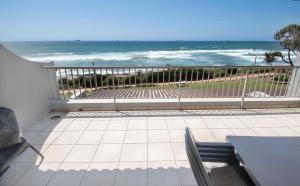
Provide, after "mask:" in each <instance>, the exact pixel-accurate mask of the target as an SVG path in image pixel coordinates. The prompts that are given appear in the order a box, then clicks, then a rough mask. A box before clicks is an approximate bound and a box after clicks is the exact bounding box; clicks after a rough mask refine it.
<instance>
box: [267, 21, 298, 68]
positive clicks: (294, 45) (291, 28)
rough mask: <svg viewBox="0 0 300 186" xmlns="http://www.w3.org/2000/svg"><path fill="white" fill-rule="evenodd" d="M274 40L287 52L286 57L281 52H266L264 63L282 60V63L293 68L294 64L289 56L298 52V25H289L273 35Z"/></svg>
mask: <svg viewBox="0 0 300 186" xmlns="http://www.w3.org/2000/svg"><path fill="white" fill-rule="evenodd" d="M274 39H275V40H276V41H278V42H279V43H280V45H281V46H282V47H283V48H284V49H286V50H287V51H288V54H287V57H285V56H284V55H283V54H282V53H281V52H279V51H276V52H266V53H265V61H266V62H267V63H273V62H275V61H276V60H277V59H278V58H280V59H282V61H283V62H285V63H287V64H289V65H291V66H294V62H293V60H292V59H291V55H292V54H295V55H297V51H300V25H298V24H291V25H288V26H286V27H284V28H282V29H280V30H279V31H278V32H276V33H275V34H274Z"/></svg>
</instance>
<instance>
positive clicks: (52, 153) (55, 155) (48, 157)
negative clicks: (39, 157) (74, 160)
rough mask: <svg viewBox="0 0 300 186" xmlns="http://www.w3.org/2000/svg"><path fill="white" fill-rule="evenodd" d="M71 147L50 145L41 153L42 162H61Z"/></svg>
mask: <svg viewBox="0 0 300 186" xmlns="http://www.w3.org/2000/svg"><path fill="white" fill-rule="evenodd" d="M71 148H72V145H50V146H49V147H48V148H47V150H46V151H45V152H44V153H43V155H44V156H45V158H44V160H43V162H56V163H59V162H63V161H64V159H65V158H66V157H67V155H68V153H69V152H70V150H71Z"/></svg>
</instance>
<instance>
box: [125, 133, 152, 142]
mask: <svg viewBox="0 0 300 186" xmlns="http://www.w3.org/2000/svg"><path fill="white" fill-rule="evenodd" d="M124 143H147V130H128V131H127V132H126V135H125V140H124Z"/></svg>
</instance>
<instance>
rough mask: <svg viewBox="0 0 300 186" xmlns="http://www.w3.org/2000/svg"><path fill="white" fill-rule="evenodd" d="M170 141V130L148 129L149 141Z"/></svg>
mask: <svg viewBox="0 0 300 186" xmlns="http://www.w3.org/2000/svg"><path fill="white" fill-rule="evenodd" d="M162 142H170V136H169V131H168V130H148V143H162Z"/></svg>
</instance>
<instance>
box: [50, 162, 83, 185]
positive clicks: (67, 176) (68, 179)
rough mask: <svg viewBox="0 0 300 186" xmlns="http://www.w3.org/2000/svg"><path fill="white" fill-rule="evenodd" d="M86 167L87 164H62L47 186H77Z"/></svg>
mask: <svg viewBox="0 0 300 186" xmlns="http://www.w3.org/2000/svg"><path fill="white" fill-rule="evenodd" d="M88 166H89V164H88V163H62V164H61V166H60V167H59V168H58V170H57V172H56V173H55V175H54V176H53V177H52V178H51V180H50V182H49V183H48V184H47V185H49V186H60V185H61V186H76V185H78V186H79V185H80V183H81V180H82V178H83V176H84V174H85V172H86V170H87V168H88Z"/></svg>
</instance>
